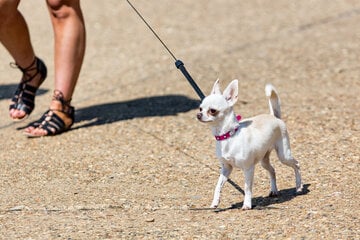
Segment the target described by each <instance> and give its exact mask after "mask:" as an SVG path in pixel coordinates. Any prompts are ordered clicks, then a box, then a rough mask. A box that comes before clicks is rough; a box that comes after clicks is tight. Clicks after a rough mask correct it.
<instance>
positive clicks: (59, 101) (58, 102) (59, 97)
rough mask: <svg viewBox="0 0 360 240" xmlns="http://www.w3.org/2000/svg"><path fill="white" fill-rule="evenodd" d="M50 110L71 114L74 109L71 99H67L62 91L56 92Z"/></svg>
mask: <svg viewBox="0 0 360 240" xmlns="http://www.w3.org/2000/svg"><path fill="white" fill-rule="evenodd" d="M50 109H53V110H57V111H61V112H63V113H66V114H71V112H72V111H73V107H72V106H71V98H70V99H69V100H67V99H65V97H64V94H63V93H62V92H61V91H60V90H54V94H53V97H52V101H51V106H50Z"/></svg>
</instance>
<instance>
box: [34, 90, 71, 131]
mask: <svg viewBox="0 0 360 240" xmlns="http://www.w3.org/2000/svg"><path fill="white" fill-rule="evenodd" d="M53 101H59V102H60V103H61V105H60V106H58V107H57V108H50V109H49V110H47V111H46V112H45V113H44V114H43V115H42V117H41V118H40V119H39V120H38V121H35V122H33V123H31V124H29V126H32V127H34V128H41V129H43V130H45V131H46V135H47V136H53V135H57V134H60V133H62V132H65V131H67V130H69V129H70V128H71V126H72V125H73V123H74V121H75V108H74V107H73V106H71V105H70V102H71V100H68V101H66V100H65V99H64V95H63V93H62V92H61V91H59V90H55V91H54V95H53ZM60 113H62V114H61V115H63V114H65V116H66V117H68V118H70V119H71V122H70V124H68V125H66V123H65V121H64V119H63V118H64V117H63V118H61V117H60V116H61V115H59V114H60ZM29 137H38V136H32V135H29Z"/></svg>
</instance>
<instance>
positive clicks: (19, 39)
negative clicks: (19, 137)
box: [0, 0, 46, 119]
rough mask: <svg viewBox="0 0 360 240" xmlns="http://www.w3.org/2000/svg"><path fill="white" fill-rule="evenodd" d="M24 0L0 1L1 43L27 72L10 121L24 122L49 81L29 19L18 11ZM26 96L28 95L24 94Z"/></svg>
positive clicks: (20, 85)
mask: <svg viewBox="0 0 360 240" xmlns="http://www.w3.org/2000/svg"><path fill="white" fill-rule="evenodd" d="M19 2H20V0H0V19H1V21H0V42H1V43H2V44H3V45H4V47H5V48H6V49H7V50H8V52H9V53H10V55H11V56H12V57H13V58H14V60H15V63H16V66H17V67H18V68H19V69H20V70H21V71H22V72H23V77H22V79H21V83H20V84H19V86H18V89H17V91H16V92H15V96H14V98H13V99H12V103H11V104H10V111H9V114H10V117H11V118H13V119H22V118H24V117H26V116H27V115H29V114H30V113H31V111H32V110H33V108H34V97H35V94H36V90H37V88H38V87H39V85H40V84H41V83H42V82H43V81H44V79H45V77H46V67H45V66H44V64H43V63H42V62H41V61H38V60H37V59H36V58H35V53H34V50H33V47H32V45H31V42H30V34H29V30H28V27H27V25H26V22H25V19H24V18H23V16H22V15H21V13H20V12H19V11H18V9H17V8H18V5H19ZM24 92H25V93H24Z"/></svg>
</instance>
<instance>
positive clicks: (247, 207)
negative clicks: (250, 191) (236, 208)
mask: <svg viewBox="0 0 360 240" xmlns="http://www.w3.org/2000/svg"><path fill="white" fill-rule="evenodd" d="M250 209H251V206H246V205H243V206H242V208H241V210H250Z"/></svg>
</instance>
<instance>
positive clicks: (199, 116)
mask: <svg viewBox="0 0 360 240" xmlns="http://www.w3.org/2000/svg"><path fill="white" fill-rule="evenodd" d="M196 117H197V119H199V120H200V119H201V118H202V113H201V112H200V113H198V114H196Z"/></svg>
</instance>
